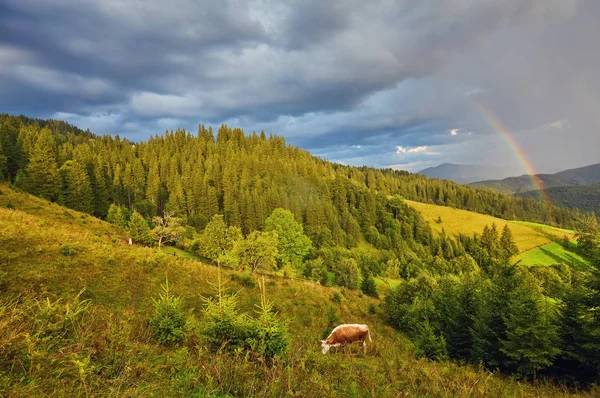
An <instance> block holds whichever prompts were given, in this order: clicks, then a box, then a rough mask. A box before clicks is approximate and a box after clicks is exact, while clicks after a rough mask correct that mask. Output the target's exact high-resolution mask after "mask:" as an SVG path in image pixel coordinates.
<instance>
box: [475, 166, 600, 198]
mask: <svg viewBox="0 0 600 398" xmlns="http://www.w3.org/2000/svg"><path fill="white" fill-rule="evenodd" d="M535 178H536V179H538V180H539V181H540V182H541V183H542V184H543V186H544V188H545V189H549V188H553V187H561V186H576V185H590V184H598V183H600V163H598V164H593V165H590V166H585V167H579V168H576V169H569V170H564V171H561V172H558V173H555V174H536V175H535ZM469 185H470V186H472V187H482V188H492V189H495V190H497V191H500V192H504V193H523V192H528V191H534V190H536V189H537V187H536V186H535V185H534V184H533V182H532V178H531V176H530V175H527V174H525V175H522V176H519V177H508V178H505V179H503V180H486V181H478V182H473V183H470V184H469Z"/></svg>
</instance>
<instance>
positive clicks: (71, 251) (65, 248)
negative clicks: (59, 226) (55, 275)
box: [58, 243, 79, 256]
mask: <svg viewBox="0 0 600 398" xmlns="http://www.w3.org/2000/svg"><path fill="white" fill-rule="evenodd" d="M58 251H59V253H60V254H62V255H63V256H73V255H75V254H77V253H78V252H79V249H78V248H76V247H74V246H72V245H70V244H68V243H65V244H63V245H60V248H59V249H58Z"/></svg>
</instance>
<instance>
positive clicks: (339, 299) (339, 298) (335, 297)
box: [331, 292, 342, 304]
mask: <svg viewBox="0 0 600 398" xmlns="http://www.w3.org/2000/svg"><path fill="white" fill-rule="evenodd" d="M331 301H333V302H334V303H337V304H342V295H341V294H339V293H338V292H334V293H333V295H332V296H331Z"/></svg>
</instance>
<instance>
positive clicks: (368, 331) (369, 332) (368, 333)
mask: <svg viewBox="0 0 600 398" xmlns="http://www.w3.org/2000/svg"><path fill="white" fill-rule="evenodd" d="M367 336H369V342H371V343H372V342H373V340H371V329H369V327H368V326H367Z"/></svg>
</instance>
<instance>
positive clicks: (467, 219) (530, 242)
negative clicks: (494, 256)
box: [406, 200, 573, 253]
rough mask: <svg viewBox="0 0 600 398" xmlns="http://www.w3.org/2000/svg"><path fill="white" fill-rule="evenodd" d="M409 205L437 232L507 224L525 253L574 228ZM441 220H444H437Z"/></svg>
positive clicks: (447, 208) (474, 230) (500, 229)
mask: <svg viewBox="0 0 600 398" xmlns="http://www.w3.org/2000/svg"><path fill="white" fill-rule="evenodd" d="M406 202H407V203H408V205H409V206H411V207H413V208H415V209H417V210H418V211H419V212H420V213H421V215H422V216H423V218H424V219H425V221H427V222H428V223H429V225H430V226H431V228H432V229H433V231H434V232H436V233H441V232H442V230H444V231H445V232H446V233H447V234H449V235H457V234H460V233H463V234H468V235H472V234H473V233H474V232H477V233H478V234H481V231H483V228H484V227H485V226H486V225H490V226H491V225H492V223H495V224H496V228H497V229H498V231H499V232H501V231H502V229H503V228H504V226H505V225H507V224H508V227H509V228H510V230H511V232H512V234H513V237H514V240H515V243H516V245H517V247H518V248H519V251H520V252H521V253H522V252H525V251H528V250H531V249H533V248H535V247H538V246H542V245H546V244H548V243H551V242H553V241H555V240H559V239H562V238H563V236H564V235H565V234H567V235H569V236H570V237H571V236H572V233H573V231H569V230H563V229H560V228H555V227H551V226H548V225H543V224H536V223H530V222H520V221H506V220H503V219H500V218H496V217H492V216H488V215H485V214H479V213H475V212H471V211H467V210H460V209H453V208H451V207H446V206H438V205H433V204H427V203H420V202H413V201H408V200H407V201H406ZM439 218H441V219H442V222H441V223H438V222H437V221H438V220H439Z"/></svg>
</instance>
